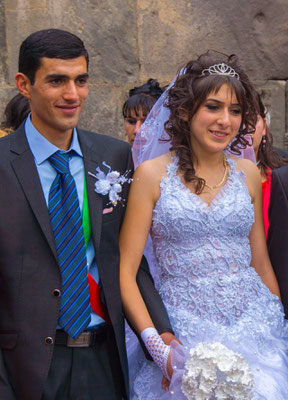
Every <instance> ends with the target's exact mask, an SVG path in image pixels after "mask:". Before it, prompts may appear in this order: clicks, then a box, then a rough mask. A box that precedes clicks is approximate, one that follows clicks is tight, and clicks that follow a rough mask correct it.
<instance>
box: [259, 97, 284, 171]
mask: <svg viewBox="0 0 288 400" xmlns="http://www.w3.org/2000/svg"><path fill="white" fill-rule="evenodd" d="M257 100H258V107H259V110H258V114H259V115H260V116H261V117H262V118H263V119H264V118H266V114H267V111H266V108H265V106H264V104H263V102H262V100H261V97H260V95H259V94H257ZM265 139H266V143H265V142H264V141H263V139H262V140H261V143H260V145H259V149H258V160H257V165H258V168H259V169H260V171H261V173H263V174H264V175H265V176H266V177H267V170H269V169H270V170H273V169H275V168H280V167H282V166H283V165H285V164H287V163H288V160H287V159H285V158H283V157H281V156H280V155H279V154H278V153H277V151H275V150H274V148H273V146H272V145H273V136H272V134H271V132H270V130H269V126H268V124H267V123H266V135H265Z"/></svg>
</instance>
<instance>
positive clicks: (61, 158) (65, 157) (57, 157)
mask: <svg viewBox="0 0 288 400" xmlns="http://www.w3.org/2000/svg"><path fill="white" fill-rule="evenodd" d="M69 154H70V153H62V152H60V151H56V153H54V154H52V156H50V157H49V162H50V163H51V164H52V166H53V167H54V168H55V169H56V171H57V172H58V173H59V174H70V170H69Z"/></svg>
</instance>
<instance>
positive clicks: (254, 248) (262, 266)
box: [243, 160, 280, 299]
mask: <svg viewBox="0 0 288 400" xmlns="http://www.w3.org/2000/svg"><path fill="white" fill-rule="evenodd" d="M243 161H247V160H243ZM245 174H246V178H247V186H248V189H249V192H250V195H251V198H252V202H253V204H254V216H255V222H254V224H253V225H252V229H251V231H250V235H249V239H250V246H251V253H252V260H251V266H253V267H254V268H255V270H256V271H257V273H258V274H259V275H260V277H261V279H262V281H263V282H264V283H265V285H266V286H267V287H268V288H269V289H270V291H271V292H272V293H274V294H276V295H277V296H278V297H279V299H280V291H279V286H278V283H277V279H276V277H275V274H274V271H273V268H272V265H271V262H270V259H269V255H268V250H267V245H266V240H265V233H264V222H263V209H262V185H261V178H260V173H259V171H258V168H257V167H256V166H255V165H254V164H252V163H251V162H249V161H248V168H247V169H246V171H245Z"/></svg>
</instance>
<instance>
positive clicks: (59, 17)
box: [0, 0, 288, 147]
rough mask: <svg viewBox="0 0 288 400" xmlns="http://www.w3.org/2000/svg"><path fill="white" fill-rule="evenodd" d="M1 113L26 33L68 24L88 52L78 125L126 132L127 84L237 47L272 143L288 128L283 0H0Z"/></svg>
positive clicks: (164, 75)
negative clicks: (86, 91) (267, 117)
mask: <svg viewBox="0 0 288 400" xmlns="http://www.w3.org/2000/svg"><path fill="white" fill-rule="evenodd" d="M0 19H1V21H0V22H1V24H0V30H1V35H0V45H1V56H0V100H1V103H0V112H1V113H2V110H3V108H4V106H5V104H6V103H7V101H8V100H9V99H10V98H11V97H12V95H13V94H14V93H15V89H14V75H15V73H16V72H17V57H18V49H19V45H20V43H21V42H22V40H23V39H24V38H25V37H26V36H28V35H29V34H30V33H31V32H33V31H36V30H39V29H43V28H49V27H53V28H60V29H66V30H70V31H71V32H73V33H75V34H77V35H78V36H80V37H81V38H82V39H83V40H84V41H85V43H86V47H87V49H88V51H89V54H90V58H91V64H90V76H91V78H90V96H89V100H88V102H87V105H86V108H85V111H84V113H83V116H82V118H81V126H82V127H83V128H87V129H91V130H94V131H98V132H103V133H106V134H108V135H112V136H115V137H120V138H124V130H123V121H122V116H121V107H122V104H123V102H124V101H125V99H126V97H127V94H128V90H129V89H130V88H131V87H134V86H137V85H139V84H142V83H144V82H145V81H146V80H147V79H148V78H150V77H153V78H157V79H158V80H159V81H160V83H161V84H163V85H164V84H167V83H169V81H170V80H171V78H172V77H173V76H174V75H175V73H176V71H177V69H178V67H179V66H180V65H182V64H184V63H185V62H186V61H188V60H189V59H191V58H193V57H195V56H197V55H199V54H201V53H203V52H204V51H206V50H208V49H214V50H218V51H221V52H224V53H227V54H231V53H236V54H237V55H238V56H239V58H240V60H241V63H242V65H243V67H244V69H245V70H246V71H247V72H248V74H249V76H250V77H251V78H252V79H253V81H255V83H256V84H257V86H258V88H259V90H260V92H261V93H262V95H263V98H264V101H265V104H266V106H267V107H268V109H269V110H270V113H271V117H272V124H271V130H272V132H273V134H274V141H275V144H276V145H278V146H280V147H285V143H284V137H285V132H286V131H287V130H288V129H287V126H288V120H287V94H286V93H287V90H286V87H287V80H288V65H287V64H288V63H287V61H288V23H287V20H288V9H287V0H254V1H253V2H251V1H250V0H241V1H239V0H61V1H59V0H0Z"/></svg>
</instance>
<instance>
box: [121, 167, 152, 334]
mask: <svg viewBox="0 0 288 400" xmlns="http://www.w3.org/2000/svg"><path fill="white" fill-rule="evenodd" d="M150 163H151V162H147V163H144V164H142V165H140V166H139V167H138V168H137V169H136V171H135V174H134V177H133V182H132V184H131V187H130V192H129V197H128V204H127V208H126V213H125V218H124V221H123V224H122V228H121V232H120V239H119V247H120V286H121V295H122V301H123V306H124V310H125V314H126V315H127V317H128V319H129V321H130V322H131V323H132V325H133V326H134V328H135V329H136V330H137V332H138V333H141V332H142V331H143V329H145V328H147V327H150V326H154V325H153V323H152V320H151V318H150V315H149V314H148V311H147V308H146V306H145V303H144V301H143V299H142V296H141V294H140V291H139V289H138V285H137V283H136V275H137V272H138V268H139V265H140V262H141V258H142V255H143V252H144V248H145V243H146V240H147V237H148V233H149V230H150V226H151V221H152V212H153V208H154V204H155V201H156V200H157V189H156V188H155V186H156V182H157V180H156V179H155V177H154V176H153V165H152V166H151V165H150ZM154 175H155V174H154Z"/></svg>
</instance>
